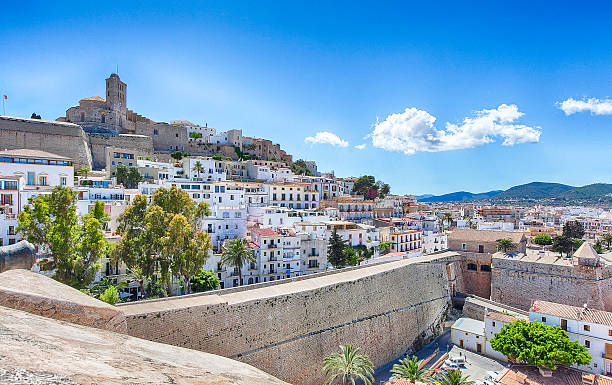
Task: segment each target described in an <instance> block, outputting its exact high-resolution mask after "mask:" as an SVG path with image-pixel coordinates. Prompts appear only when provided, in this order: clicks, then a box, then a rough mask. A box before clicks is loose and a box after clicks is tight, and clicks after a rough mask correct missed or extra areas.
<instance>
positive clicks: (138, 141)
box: [87, 134, 153, 170]
mask: <svg viewBox="0 0 612 385" xmlns="http://www.w3.org/2000/svg"><path fill="white" fill-rule="evenodd" d="M87 137H88V141H89V145H90V149H91V155H92V161H93V162H92V163H93V168H94V169H97V170H99V169H103V168H104V167H106V149H107V148H108V147H117V148H121V149H129V150H136V151H138V152H140V153H143V154H152V153H153V141H152V140H151V138H150V137H148V136H142V135H127V134H121V135H107V134H87Z"/></svg>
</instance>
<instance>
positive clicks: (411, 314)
mask: <svg viewBox="0 0 612 385" xmlns="http://www.w3.org/2000/svg"><path fill="white" fill-rule="evenodd" d="M451 256H456V253H447V254H444V255H438V256H433V257H432V256H424V257H419V258H413V259H409V260H402V261H396V262H390V263H385V264H380V265H372V266H367V267H362V268H358V269H354V270H350V271H339V272H337V273H335V274H328V275H320V276H317V277H314V278H309V279H304V280H302V281H293V282H286V283H280V284H277V285H271V286H265V287H256V288H253V289H251V290H244V291H234V290H232V289H229V290H227V291H224V290H221V291H217V292H214V293H211V294H203V295H190V296H182V297H178V298H169V299H161V300H152V301H143V302H138V303H132V304H124V305H121V306H118V307H119V308H120V309H122V310H123V311H124V312H125V314H126V318H127V323H128V334H130V335H133V336H137V337H141V338H145V339H148V340H152V341H158V342H163V343H167V344H172V345H176V346H182V347H187V348H191V349H197V350H202V351H206V352H209V353H213V354H219V355H222V356H225V357H229V358H233V359H237V360H240V361H244V362H247V363H249V364H251V365H253V366H255V367H258V368H260V369H262V370H264V371H266V372H268V373H271V374H273V375H275V376H276V377H278V378H280V379H282V380H285V381H287V382H290V383H294V384H300V385H310V384H312V385H314V384H317V385H318V384H321V383H322V382H323V378H322V374H321V363H322V361H323V358H324V357H325V355H327V354H329V353H331V352H333V351H336V350H337V349H338V345H340V344H349V343H352V344H355V345H356V346H359V347H360V348H361V349H362V351H363V352H364V353H366V354H368V355H369V357H370V358H371V359H372V361H373V362H374V365H375V366H380V365H383V364H385V363H387V362H389V361H391V360H393V359H395V358H397V357H399V356H401V355H403V354H405V353H406V351H407V350H408V349H411V348H413V347H415V344H418V343H420V342H422V341H423V339H424V338H426V337H428V336H431V335H432V334H434V333H435V332H437V331H439V326H440V322H441V321H443V320H444V316H445V311H446V310H447V308H448V306H449V303H450V296H449V285H448V276H447V271H446V264H447V262H446V260H445V259H446V258H450V257H451ZM438 260H439V261H438Z"/></svg>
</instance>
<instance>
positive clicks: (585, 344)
mask: <svg viewBox="0 0 612 385" xmlns="http://www.w3.org/2000/svg"><path fill="white" fill-rule="evenodd" d="M584 347H585V348H587V349H588V348H590V347H591V341H589V340H584Z"/></svg>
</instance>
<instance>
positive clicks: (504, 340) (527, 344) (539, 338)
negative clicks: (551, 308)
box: [491, 320, 591, 370]
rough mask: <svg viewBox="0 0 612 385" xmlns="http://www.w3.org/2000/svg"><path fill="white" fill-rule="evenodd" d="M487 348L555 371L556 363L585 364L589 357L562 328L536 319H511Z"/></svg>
mask: <svg viewBox="0 0 612 385" xmlns="http://www.w3.org/2000/svg"><path fill="white" fill-rule="evenodd" d="M491 347H492V348H493V349H495V350H497V351H498V352H500V353H502V354H503V355H505V356H506V357H509V358H512V359H513V360H516V361H517V362H521V363H525V364H528V365H534V366H536V367H538V368H540V369H550V370H555V369H556V368H557V365H558V364H562V365H565V366H572V365H573V364H578V365H587V364H588V363H589V362H591V356H590V355H589V353H588V352H587V349H586V348H585V347H584V346H583V345H581V344H579V343H578V342H576V341H570V339H569V337H568V336H567V334H566V333H565V331H563V330H562V329H560V328H558V327H553V326H547V325H544V324H541V323H539V322H527V321H523V320H519V321H515V322H513V323H511V324H508V325H506V326H504V327H503V328H502V329H501V330H500V332H499V333H497V334H496V335H495V337H494V338H493V339H492V340H491Z"/></svg>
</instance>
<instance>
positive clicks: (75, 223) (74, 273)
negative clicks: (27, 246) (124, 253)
mask: <svg viewBox="0 0 612 385" xmlns="http://www.w3.org/2000/svg"><path fill="white" fill-rule="evenodd" d="M76 196H77V194H76V192H74V191H73V190H72V189H70V188H68V187H62V186H58V187H56V188H55V189H54V190H53V191H52V192H51V194H48V195H40V196H38V197H37V198H36V199H34V200H33V201H32V204H30V205H26V206H25V207H24V209H23V211H22V212H21V213H19V216H18V219H17V222H18V225H17V231H18V232H19V233H20V234H21V235H22V236H23V237H24V238H25V239H26V240H28V241H29V242H32V243H33V244H35V245H38V246H40V247H41V249H42V250H43V252H44V253H45V254H47V255H48V257H46V258H43V259H41V260H40V261H39V266H40V268H41V270H44V271H52V272H53V278H54V279H56V280H58V281H60V282H62V283H65V284H67V285H70V286H72V287H75V288H77V289H82V288H85V287H86V286H88V285H89V284H90V283H91V282H92V281H93V280H94V278H95V275H96V272H97V271H98V270H99V269H100V263H99V261H100V258H103V257H106V256H107V255H108V253H109V251H110V244H109V242H108V241H107V239H106V238H105V237H104V231H103V229H104V226H105V223H106V221H108V216H107V215H106V214H105V213H104V204H103V203H102V202H98V201H96V203H95V204H94V207H93V209H92V211H91V212H90V213H88V214H86V215H84V216H83V217H82V218H80V219H79V217H78V215H77V212H76Z"/></svg>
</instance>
